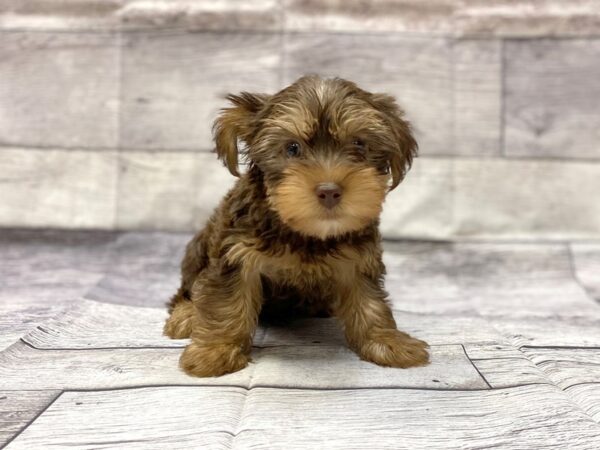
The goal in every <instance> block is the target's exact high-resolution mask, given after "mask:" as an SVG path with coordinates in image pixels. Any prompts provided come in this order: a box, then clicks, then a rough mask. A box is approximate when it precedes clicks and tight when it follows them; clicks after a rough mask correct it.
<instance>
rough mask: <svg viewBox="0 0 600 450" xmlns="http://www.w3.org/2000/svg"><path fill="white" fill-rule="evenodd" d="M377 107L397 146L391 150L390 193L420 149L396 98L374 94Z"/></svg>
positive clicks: (373, 97) (373, 99)
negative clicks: (387, 124)
mask: <svg viewBox="0 0 600 450" xmlns="http://www.w3.org/2000/svg"><path fill="white" fill-rule="evenodd" d="M372 101H373V103H374V105H375V107H376V108H377V109H378V110H379V111H380V112H381V113H383V114H384V116H385V117H386V120H387V121H388V123H389V125H390V128H391V130H392V134H393V136H392V138H393V140H394V142H395V146H394V147H393V148H392V149H390V156H389V165H390V172H391V173H392V185H391V186H390V191H391V190H393V189H395V188H396V186H398V185H399V184H400V182H401V181H402V179H403V178H404V175H406V172H407V171H408V169H410V166H411V165H412V161H413V158H414V157H416V156H417V150H418V148H419V146H418V144H417V141H416V140H415V138H414V136H413V134H412V128H411V126H410V123H409V122H408V121H406V120H404V111H402V110H401V109H400V107H399V106H398V104H397V103H396V101H395V100H394V98H393V97H392V96H390V95H387V94H373V96H372Z"/></svg>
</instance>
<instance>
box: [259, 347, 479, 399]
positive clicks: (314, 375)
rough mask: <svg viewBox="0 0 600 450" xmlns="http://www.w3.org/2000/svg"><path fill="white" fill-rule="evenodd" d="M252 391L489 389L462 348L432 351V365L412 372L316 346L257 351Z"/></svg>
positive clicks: (445, 348) (433, 348)
mask: <svg viewBox="0 0 600 450" xmlns="http://www.w3.org/2000/svg"><path fill="white" fill-rule="evenodd" d="M253 354H254V355H256V356H253V359H254V361H255V362H256V365H255V369H254V374H253V377H252V383H251V386H252V387H256V386H271V387H273V386H274V387H282V388H287V387H289V388H302V389H353V388H354V389H356V388H360V389H364V388H375V387H378V388H379V387H383V388H385V387H396V388H400V387H402V388H411V389H418V388H429V389H459V390H460V389H486V388H487V387H488V386H487V384H486V383H485V381H484V380H483V379H482V378H481V377H480V376H479V374H478V373H477V371H476V370H475V369H474V368H473V366H472V365H471V363H470V361H469V359H468V358H467V357H466V356H465V353H464V351H463V349H462V347H461V346H460V345H441V346H432V347H431V349H430V354H431V363H430V364H429V365H428V366H425V367H417V368H412V369H408V370H403V369H393V368H386V367H379V366H376V365H374V364H371V363H368V362H365V361H361V360H360V359H359V358H358V356H356V354H355V353H354V352H352V351H351V350H349V349H348V348H347V347H342V346H332V345H313V346H297V347H272V348H263V349H258V350H255V351H254V353H253Z"/></svg>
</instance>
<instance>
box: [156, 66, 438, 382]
mask: <svg viewBox="0 0 600 450" xmlns="http://www.w3.org/2000/svg"><path fill="white" fill-rule="evenodd" d="M228 99H229V100H230V101H231V103H232V104H233V107H231V108H228V109H224V110H223V111H222V113H221V115H220V116H219V118H218V119H217V121H216V122H215V126H214V132H215V142H216V152H217V154H218V156H219V158H221V159H222V160H223V161H224V163H225V164H226V166H227V167H228V168H229V170H230V171H231V173H232V174H234V175H236V176H238V177H240V179H239V180H238V181H237V183H236V185H235V187H234V188H233V189H232V190H231V191H230V192H229V193H228V194H227V195H226V197H225V198H224V199H223V201H222V202H221V204H220V206H219V207H218V208H217V210H216V211H215V213H214V214H213V216H212V217H211V219H210V220H209V222H208V224H207V225H206V227H205V228H204V229H203V230H202V231H201V232H200V233H198V234H197V235H196V236H195V237H194V239H193V240H192V241H191V242H190V243H189V244H188V246H187V248H186V254H185V257H184V259H183V262H182V270H181V272H182V284H181V287H180V288H179V291H178V292H177V294H176V295H175V296H174V297H173V299H172V300H171V303H170V306H169V313H170V317H169V319H168V320H167V323H166V325H165V330H164V331H165V334H166V335H167V336H170V337H171V338H187V337H191V338H192V343H191V344H190V345H188V346H187V347H186V349H185V351H184V352H183V354H182V356H181V360H180V363H181V367H182V368H183V369H184V370H185V371H186V372H187V373H189V374H191V375H196V376H201V377H206V376H218V375H223V374H226V373H230V372H235V371H237V370H240V369H242V368H244V367H245V366H246V365H247V364H248V361H249V354H250V349H251V345H252V336H253V334H254V331H255V328H256V325H257V322H258V318H259V314H260V313H261V310H262V311H263V314H265V315H269V316H280V317H279V318H281V315H284V316H285V315H286V314H287V315H291V314H292V312H296V313H297V312H298V311H299V310H301V311H303V312H308V313H309V314H317V313H322V312H330V313H332V314H333V315H335V316H336V317H337V318H338V319H339V320H340V322H341V324H342V326H343V327H344V331H345V334H346V338H347V341H348V344H349V345H350V347H351V348H352V349H354V351H356V353H358V354H359V355H360V357H361V358H363V359H365V360H367V361H372V362H374V363H376V364H380V365H382V366H391V367H411V366H419V365H423V364H426V363H427V362H428V358H429V356H428V353H427V351H426V348H427V344H426V343H425V342H423V341H420V340H417V339H413V338H411V337H410V336H409V335H407V334H405V333H402V332H401V331H398V330H397V329H396V323H395V321H394V318H393V317H392V313H391V311H390V308H389V306H388V304H387V302H386V298H387V293H386V292H385V291H384V288H383V276H384V274H385V267H384V265H383V263H382V260H381V242H380V241H381V236H380V234H379V231H378V228H377V226H378V222H379V215H380V213H381V208H382V203H383V201H384V198H385V196H386V194H387V192H388V191H389V190H391V189H393V188H395V187H396V186H397V185H398V183H400V181H401V180H402V178H403V177H404V174H405V172H406V170H407V169H408V168H409V167H410V164H411V162H412V158H413V156H414V155H415V154H416V149H417V144H416V142H415V140H414V138H413V137H412V135H411V133H410V127H409V124H408V123H407V122H406V121H405V120H403V118H402V112H401V110H400V109H399V108H398V106H397V105H396V103H395V102H394V100H393V98H392V97H389V96H387V95H383V94H371V93H369V92H366V91H363V90H362V89H359V88H358V87H357V86H356V85H355V84H354V83H351V82H349V81H345V80H342V79H337V78H336V79H326V80H325V79H321V78H319V77H316V76H309V77H303V78H300V79H299V80H298V81H296V82H295V83H294V84H293V85H291V86H290V87H288V88H286V89H284V90H282V91H281V92H279V93H277V94H275V95H265V94H249V93H246V92H244V93H242V94H241V95H239V96H238V95H230V96H229V97H228ZM238 142H242V143H244V148H243V149H239V148H238ZM240 154H241V155H243V156H244V157H245V159H246V161H247V162H248V164H249V169H248V171H247V172H246V173H244V174H242V175H240V174H239V172H238V158H239V156H240ZM288 306H292V307H293V308H291V309H290V310H289V311H286V309H285V307H288Z"/></svg>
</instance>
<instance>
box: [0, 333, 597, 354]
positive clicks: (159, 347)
mask: <svg viewBox="0 0 600 450" xmlns="http://www.w3.org/2000/svg"><path fill="white" fill-rule="evenodd" d="M17 342H22V343H23V344H24V345H26V346H27V347H29V348H32V349H34V350H39V351H42V352H43V351H90V350H162V349H167V350H177V349H181V350H183V349H184V348H185V345H178V346H163V345H143V346H135V347H121V346H114V347H109V346H102V347H100V346H95V347H38V346H36V345H35V344H33V343H31V342H29V341H28V340H27V335H25V336H23V337H21V338H19V339H18V340H17V341H15V342H14V344H16V343H17ZM14 344H12V345H14ZM186 344H187V343H186ZM469 344H490V345H496V343H495V342H491V343H490V342H474V343H471V342H470V343H469ZM452 346H455V347H458V346H463V344H460V343H447V344H432V345H431V347H452ZM9 347H10V346H9ZM286 347H315V348H320V347H343V348H348V349H349V347H347V346H345V345H344V346H342V345H338V344H323V343H321V344H298V343H294V344H274V345H253V346H252V348H253V349H254V348H255V349H259V350H264V349H269V348H286ZM7 348H8V347H7ZM463 348H464V346H463ZM586 348H589V347H586Z"/></svg>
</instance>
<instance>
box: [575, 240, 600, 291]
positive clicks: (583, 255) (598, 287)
mask: <svg viewBox="0 0 600 450" xmlns="http://www.w3.org/2000/svg"><path fill="white" fill-rule="evenodd" d="M571 252H572V255H573V264H574V267H573V268H574V270H575V276H576V277H577V279H578V280H579V282H580V283H581V285H582V286H583V287H584V288H585V290H586V291H587V292H588V294H589V295H591V296H592V297H593V298H594V299H596V300H597V301H600V244H598V243H595V244H592V243H589V244H583V243H582V244H571Z"/></svg>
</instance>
